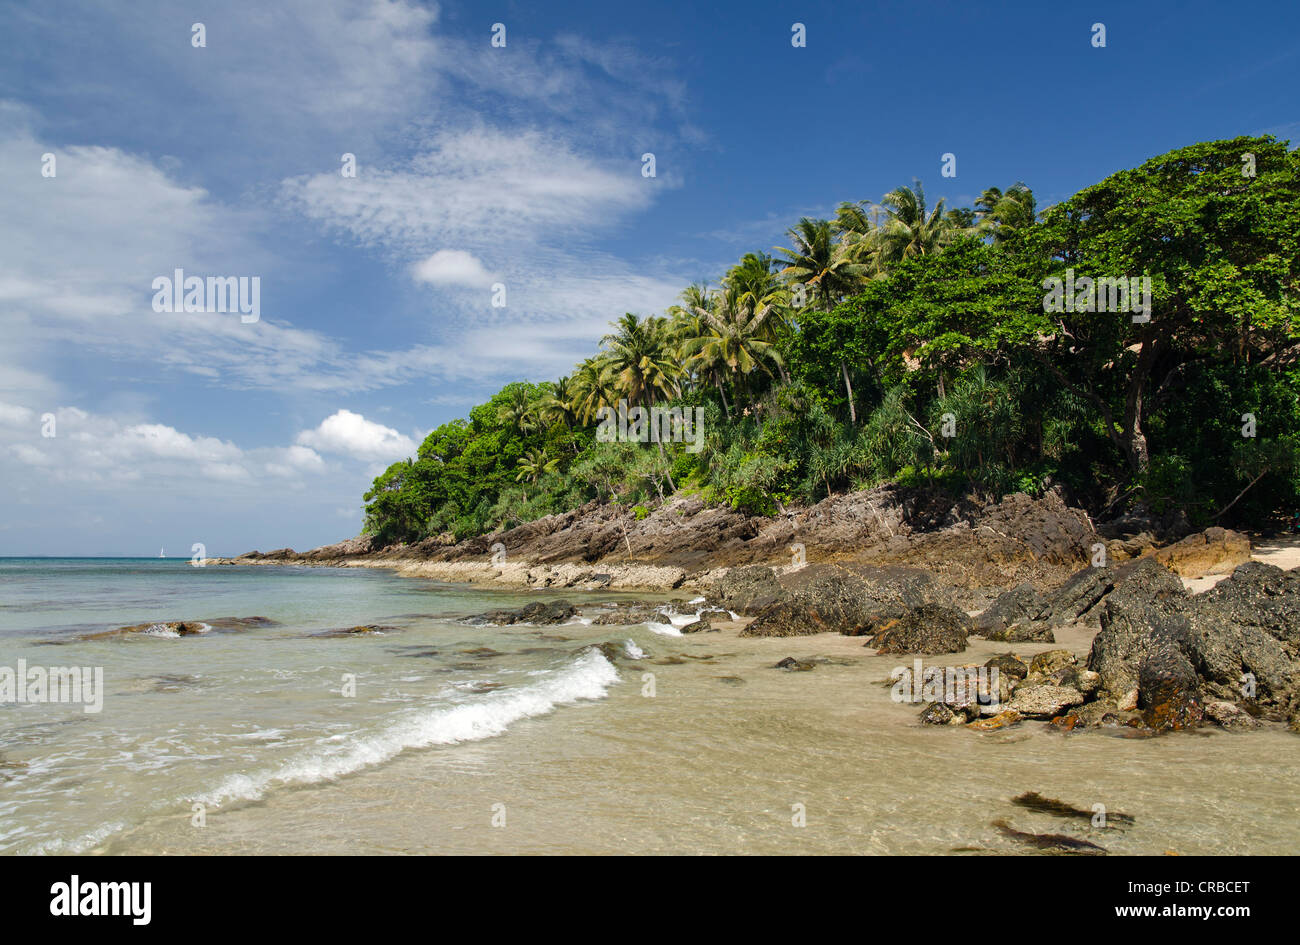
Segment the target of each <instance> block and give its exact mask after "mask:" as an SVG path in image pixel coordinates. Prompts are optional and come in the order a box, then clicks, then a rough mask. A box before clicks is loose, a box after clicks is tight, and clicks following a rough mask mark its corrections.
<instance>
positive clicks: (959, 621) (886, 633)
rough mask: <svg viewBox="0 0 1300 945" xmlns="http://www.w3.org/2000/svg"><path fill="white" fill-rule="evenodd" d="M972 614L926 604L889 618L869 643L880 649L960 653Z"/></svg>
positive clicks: (926, 652)
mask: <svg viewBox="0 0 1300 945" xmlns="http://www.w3.org/2000/svg"><path fill="white" fill-rule="evenodd" d="M969 631H970V618H969V617H967V616H966V614H965V613H963V612H962V611H960V610H958V609H956V608H955V607H945V606H943V605H941V604H923V605H922V606H920V607H917V608H916V609H915V610H911V611H909V612H908V613H907V614H906V615H904V616H903V617H900V618H898V619H897V620H891V621H889V622H887V623H886V624H885V625H884V626H883V627H882V628H881V630H880V631H879V632H878V633H876V635H875V636H873V637H872V638H871V642H870V643H869V644H867V645H868V646H872V647H875V649H876V651H877V652H878V653H898V654H906V653H919V654H924V655H933V654H936V653H959V652H961V651H962V650H964V649H966V635H967V633H969Z"/></svg>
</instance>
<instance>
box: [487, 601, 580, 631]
mask: <svg viewBox="0 0 1300 945" xmlns="http://www.w3.org/2000/svg"><path fill="white" fill-rule="evenodd" d="M577 613H578V608H577V607H574V606H573V605H572V604H571V603H569V602H568V601H567V600H556V601H551V602H550V603H545V602H543V601H533V602H532V603H531V604H526V605H524V606H523V607H521V608H519V609H518V610H489V611H488V612H487V613H484V614H479V615H478V616H477V617H471V618H470V621H471V622H472V623H487V624H493V625H495V626H509V625H511V624H516V623H529V624H540V625H547V624H556V623H564V622H565V621H567V620H568V619H569V618H570V617H573V616H575V615H576V614H577Z"/></svg>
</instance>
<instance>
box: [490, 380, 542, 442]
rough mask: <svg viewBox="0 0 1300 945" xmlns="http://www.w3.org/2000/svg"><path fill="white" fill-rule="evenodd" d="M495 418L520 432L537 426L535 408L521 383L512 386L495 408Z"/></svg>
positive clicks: (526, 431)
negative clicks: (503, 400)
mask: <svg viewBox="0 0 1300 945" xmlns="http://www.w3.org/2000/svg"><path fill="white" fill-rule="evenodd" d="M497 419H498V420H499V421H501V422H502V423H504V424H506V425H508V426H511V427H514V428H515V429H516V430H517V431H518V432H519V433H521V434H522V433H528V432H530V431H532V430H535V429H536V428H537V421H538V415H537V409H536V407H535V406H534V405H533V404H532V402H531V401H529V399H528V391H527V390H525V389H524V387H523V386H522V385H520V386H515V387H513V388H512V389H511V391H510V393H509V394H508V395H507V398H506V401H505V403H503V404H501V406H500V407H498V408H497Z"/></svg>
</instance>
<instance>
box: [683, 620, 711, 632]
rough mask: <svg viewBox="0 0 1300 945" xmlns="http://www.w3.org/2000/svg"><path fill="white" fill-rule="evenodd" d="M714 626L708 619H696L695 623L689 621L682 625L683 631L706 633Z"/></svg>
mask: <svg viewBox="0 0 1300 945" xmlns="http://www.w3.org/2000/svg"><path fill="white" fill-rule="evenodd" d="M712 629H713V627H712V626H711V625H710V624H709V622H708V621H707V620H696V621H695V622H694V623H688V624H687V625H686V626H684V627H682V633H706V632H708V631H709V630H712Z"/></svg>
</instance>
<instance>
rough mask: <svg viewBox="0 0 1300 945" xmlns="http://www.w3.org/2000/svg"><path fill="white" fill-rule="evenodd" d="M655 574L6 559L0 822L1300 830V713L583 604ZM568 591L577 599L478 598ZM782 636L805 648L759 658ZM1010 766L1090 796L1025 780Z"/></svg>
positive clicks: (38, 828)
mask: <svg viewBox="0 0 1300 945" xmlns="http://www.w3.org/2000/svg"><path fill="white" fill-rule="evenodd" d="M647 596H648V595H630V594H617V593H600V594H592V593H587V594H582V593H580V592H572V591H570V592H551V591H526V592H525V591H517V590H497V589H493V588H482V587H466V586H456V585H449V584H443V583H439V582H435V581H430V580H425V579H419V578H408V577H398V576H397V575H396V574H394V573H393V572H391V571H386V570H379V569H368V568H364V569H363V568H321V567H304V566H292V565H289V566H258V567H229V566H207V567H194V566H192V565H191V564H190V562H189V560H188V559H183V558H182V559H147V558H143V559H142V558H115V559H108V558H0V852H2V853H8V854H18V855H23V854H73V853H76V854H119V853H120V854H162V853H175V854H210V855H232V854H266V853H272V854H316V853H320V854H352V853H357V854H374V853H391V854H437V853H502V854H521V853H522V854H557V853H559V854H564V853H583V854H645V853H649V854H697V853H775V854H779V853H785V854H798V853H881V854H888V853H927V854H928V853H952V852H958V853H970V854H973V855H974V854H990V853H993V854H996V853H1019V852H1025V848H1024V845H1023V843H1024V842H1023V840H1017V839H1015V838H1014V836H1013V835H1009V834H1008V833H1007V832H1006V831H1005V830H1004V829H1002V827H999V826H997V824H998V823H999V822H1000V823H1001V824H1003V825H1004V826H1010V827H1011V828H1013V829H1014V830H1015V831H1020V832H1025V833H1066V834H1069V835H1071V836H1075V837H1077V838H1080V839H1087V840H1088V841H1089V842H1095V843H1096V844H1097V845H1098V846H1101V847H1103V848H1104V849H1106V850H1107V852H1110V853H1114V854H1123V853H1134V854H1151V853H1165V852H1172V853H1180V854H1195V853H1254V854H1260V853H1277V854H1294V853H1296V852H1300V801H1298V800H1297V797H1298V796H1300V794H1298V792H1297V791H1296V789H1295V788H1296V785H1297V784H1298V783H1300V740H1297V736H1295V735H1294V734H1292V733H1289V732H1286V731H1285V730H1284V729H1282V728H1281V727H1280V726H1278V727H1273V728H1269V729H1266V730H1265V731H1262V732H1252V733H1245V734H1234V733H1229V732H1222V731H1217V730H1214V731H1205V732H1200V733H1190V734H1179V735H1170V736H1164V737H1161V738H1134V737H1121V736H1119V735H1114V734H1101V733H1085V734H1063V733H1060V732H1056V731H1054V730H1051V729H1049V728H1048V727H1047V726H1045V725H1042V724H1040V723H1026V724H1022V725H1020V726H1016V727H1014V728H1011V729H1007V730H1004V731H1001V732H994V733H986V734H978V733H975V732H971V731H968V730H965V729H963V728H960V727H956V728H952V729H949V728H941V729H936V728H934V727H929V726H922V725H920V724H919V723H918V721H917V715H918V713H919V708H920V707H919V706H916V705H911V704H901V705H900V704H899V703H897V702H896V701H894V700H893V698H892V697H891V688H890V681H889V680H890V676H891V673H893V672H894V671H895V670H896V669H897V667H896V665H895V664H896V663H898V662H899V658H897V657H884V656H876V655H875V654H874V651H872V650H870V649H867V648H864V647H863V645H862V641H861V640H860V639H856V638H848V637H840V636H838V635H833V634H822V635H819V636H815V637H800V638H795V639H775V640H773V639H750V638H744V637H740V636H739V635H738V634H737V633H736V632H735V631H734V629H733V630H724V631H722V632H715V633H695V634H689V635H682V634H681V632H680V627H681V626H682V625H684V624H685V623H688V622H689V620H690V619H692V618H691V610H692V608H694V607H696V606H698V605H699V601H694V602H689V601H688V603H687V604H686V605H685V606H681V605H679V608H678V609H679V610H680V611H681V613H680V614H678V615H674V617H673V619H672V621H670V622H666V623H650V624H635V625H629V626H617V625H599V624H594V623H592V620H591V616H590V614H591V613H593V612H594V611H595V610H597V609H598V608H599V607H600V606H602V605H604V604H607V603H611V602H615V601H623V600H631V599H645V598H646V597H647ZM668 596H676V597H686V598H689V596H690V595H689V594H686V595H683V594H681V593H677V594H663V595H658V598H659V599H664V598H666V597H668ZM562 597H565V598H568V599H569V600H572V601H573V602H574V603H576V604H579V605H580V606H582V607H583V615H582V616H578V617H574V618H573V619H571V620H569V621H568V622H566V623H563V624H559V625H546V626H532V625H528V624H514V625H510V626H502V627H496V626H485V625H481V624H476V623H474V622H473V621H472V620H471V619H469V618H471V617H473V616H474V615H476V614H479V613H482V612H484V611H488V610H493V609H501V608H515V607H521V606H523V605H524V604H527V603H530V602H533V601H537V600H543V601H549V600H555V599H559V598H562ZM176 621H185V622H187V626H186V630H187V632H185V633H183V634H179V633H176V632H175V631H174V630H172V629H170V628H168V627H167V626H166V625H167V624H168V623H170V622H176ZM127 626H143V629H141V630H137V631H134V632H129V633H114V632H113V631H115V630H117V629H119V628H122V627H127ZM358 626H365V627H370V628H373V629H370V630H367V631H363V632H347V631H349V630H350V628H354V627H358ZM1063 642H1064V643H1065V645H1074V646H1076V647H1081V648H1082V649H1084V650H1086V641H1083V640H1074V641H1071V640H1066V641H1063ZM592 644H608V645H607V646H604V647H599V648H598V647H594V646H592ZM1046 648H1048V647H1047V646H1046V645H1033V644H1030V645H1027V646H1025V647H1022V650H1023V651H1024V653H1025V654H1030V653H1032V652H1036V651H1037V650H1039V649H1046ZM1003 650H1005V645H1003V646H1001V647H999V646H998V645H995V644H989V643H987V642H985V641H972V648H971V650H970V651H968V652H967V653H964V654H961V655H960V657H954V658H949V662H957V663H969V662H976V661H978V662H983V660H984V659H987V657H988V655H991V654H992V653H995V652H1001V651H1003ZM785 656H795V657H796V658H798V659H800V660H805V661H808V662H809V663H810V664H811V665H812V666H813V669H812V670H810V671H805V672H787V671H784V670H781V669H777V668H775V667H776V663H777V662H778V661H779V660H780V659H781V658H783V657H785ZM935 659H940V658H935ZM908 665H909V666H910V661H908ZM20 667H21V668H23V669H24V671H25V672H24V674H23V675H25V677H26V680H28V681H30V680H31V679H33V678H38V677H40V675H41V674H42V673H44V674H45V675H46V676H49V675H50V674H51V673H53V671H54V670H56V669H59V668H73V669H76V670H78V671H84V673H85V675H84V676H82V677H79V678H82V679H84V680H87V681H91V683H92V684H91V685H90V686H89V687H88V688H87V689H83V691H82V692H81V693H80V701H64V702H56V701H50V699H49V697H50V695H51V688H50V687H48V686H47V688H46V691H45V693H44V695H43V696H42V694H41V693H40V691H39V688H38V689H37V691H36V692H35V693H33V691H31V687H30V684H28V687H27V691H26V692H24V693H22V695H23V696H24V698H23V699H22V700H19V698H18V693H17V691H16V690H15V689H14V688H13V686H11V691H8V692H6V690H5V689H4V679H5V670H10V671H11V672H10V674H9V678H10V679H12V680H13V681H14V686H16V685H17V677H18V675H19V673H18V670H19V668H20ZM34 670H35V675H33V671H34ZM65 679H66V677H65ZM96 679H98V680H100V684H99V686H98V687H96V686H94V685H93V681H94V680H96ZM89 690H94V691H93V692H91V691H89ZM61 692H62V690H61ZM63 694H65V695H67V694H68V693H63ZM71 694H72V695H76V693H75V692H74V693H71ZM1031 791H1032V792H1037V793H1040V794H1042V795H1043V796H1047V797H1053V798H1057V799H1060V800H1062V801H1063V802H1064V803H1066V804H1067V805H1071V806H1073V807H1074V808H1076V809H1077V810H1080V811H1084V812H1086V814H1084V815H1079V816H1071V817H1064V818H1062V817H1057V816H1052V815H1048V814H1044V813H1041V812H1036V811H1032V810H1027V809H1025V808H1024V807H1022V806H1018V805H1017V804H1016V803H1015V802H1014V798H1015V797H1017V796H1019V795H1021V794H1023V793H1025V792H1031ZM1098 811H1100V812H1101V813H1102V814H1103V815H1104V814H1105V812H1107V811H1110V812H1120V813H1122V814H1125V815H1127V817H1128V818H1132V823H1129V822H1128V820H1127V819H1126V818H1112V819H1111V822H1109V823H1108V822H1107V820H1106V818H1105V817H1104V816H1103V817H1102V818H1101V820H1100V826H1099V821H1098V817H1097V813H1098Z"/></svg>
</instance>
